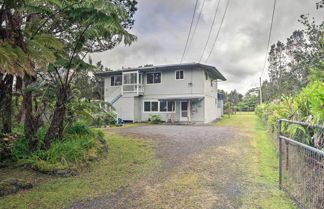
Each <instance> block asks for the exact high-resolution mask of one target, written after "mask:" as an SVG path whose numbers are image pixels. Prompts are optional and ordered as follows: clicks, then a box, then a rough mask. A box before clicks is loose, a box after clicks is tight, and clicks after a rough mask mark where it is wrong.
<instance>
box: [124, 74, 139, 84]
mask: <svg viewBox="0 0 324 209" xmlns="http://www.w3.org/2000/svg"><path fill="white" fill-rule="evenodd" d="M136 83H137V72H130V73H124V84H136Z"/></svg>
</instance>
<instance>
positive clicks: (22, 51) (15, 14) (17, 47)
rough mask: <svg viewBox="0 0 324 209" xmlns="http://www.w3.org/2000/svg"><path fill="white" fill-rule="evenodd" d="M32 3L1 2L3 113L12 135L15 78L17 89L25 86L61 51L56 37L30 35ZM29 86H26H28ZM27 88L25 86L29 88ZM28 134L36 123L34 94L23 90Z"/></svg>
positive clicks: (0, 99)
mask: <svg viewBox="0 0 324 209" xmlns="http://www.w3.org/2000/svg"><path fill="white" fill-rule="evenodd" d="M28 2H29V1H27V0H25V1H18V0H12V1H5V0H3V1H0V38H1V41H0V46H1V47H0V52H1V53H0V63H1V65H0V78H1V81H0V87H1V91H0V92H1V93H0V94H1V95H0V111H1V115H2V119H3V120H2V123H3V127H4V130H3V131H4V132H11V122H12V121H11V118H12V111H11V106H12V105H11V102H12V89H13V87H12V85H13V81H14V77H15V80H16V84H17V87H18V88H17V89H20V88H21V87H22V80H26V81H27V80H32V79H31V78H32V77H35V75H36V72H37V70H46V68H47V66H48V64H49V63H51V62H54V61H55V56H54V54H53V51H52V49H59V48H62V47H63V45H62V44H60V43H59V42H58V41H57V40H56V39H55V38H54V37H52V36H51V35H49V34H46V33H37V34H34V35H33V36H31V30H30V29H31V27H30V26H31V25H33V22H34V21H35V20H36V19H37V18H36V16H37V15H36V14H33V13H30V12H28V11H27V10H26V4H27V3H28ZM25 84H27V83H25ZM27 86H28V85H25V87H27ZM24 96H25V100H24V101H25V103H24V104H25V105H24V106H25V107H26V109H27V111H25V112H26V116H25V123H26V124H25V130H26V131H25V133H26V135H27V137H29V138H32V135H31V136H29V133H31V132H34V131H31V130H32V129H35V126H34V124H32V122H33V119H34V118H33V116H32V114H31V112H30V111H31V110H32V95H31V92H30V91H24Z"/></svg>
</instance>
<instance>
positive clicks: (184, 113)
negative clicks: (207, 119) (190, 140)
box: [180, 101, 188, 121]
mask: <svg viewBox="0 0 324 209" xmlns="http://www.w3.org/2000/svg"><path fill="white" fill-rule="evenodd" d="M187 120H188V102H187V101H181V102H180V121H187Z"/></svg>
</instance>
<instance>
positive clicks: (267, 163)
mask: <svg viewBox="0 0 324 209" xmlns="http://www.w3.org/2000/svg"><path fill="white" fill-rule="evenodd" d="M216 125H218V126H230V127H233V128H236V129H238V131H239V132H240V133H241V135H242V136H245V137H248V138H249V143H250V144H251V145H252V146H251V147H252V149H248V148H245V147H242V149H246V152H247V153H249V154H247V159H248V161H249V162H246V164H245V168H244V169H245V170H248V171H249V172H248V179H247V180H246V181H247V182H250V183H249V184H250V187H249V191H248V192H246V193H245V195H244V196H243V208H269V209H270V208H271V209H288V208H297V207H296V205H295V204H294V203H293V202H292V201H291V200H290V199H289V198H288V197H287V195H286V194H285V193H284V192H283V191H281V190H279V189H278V157H277V151H276V148H275V147H274V146H273V144H272V139H271V138H270V135H269V133H268V132H267V130H266V128H265V127H264V125H263V123H262V121H261V120H260V119H259V118H257V116H256V115H255V114H254V113H238V114H237V115H233V116H231V117H230V118H228V117H227V116H226V117H225V119H224V120H222V121H221V122H219V123H217V124H216Z"/></svg>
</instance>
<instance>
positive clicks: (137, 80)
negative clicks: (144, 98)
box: [136, 71, 139, 95]
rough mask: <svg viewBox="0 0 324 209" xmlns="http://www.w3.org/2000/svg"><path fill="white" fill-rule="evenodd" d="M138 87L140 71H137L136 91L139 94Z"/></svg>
mask: <svg viewBox="0 0 324 209" xmlns="http://www.w3.org/2000/svg"><path fill="white" fill-rule="evenodd" d="M138 87H139V73H138V71H137V73H136V93H137V95H138V94H139V92H138Z"/></svg>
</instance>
